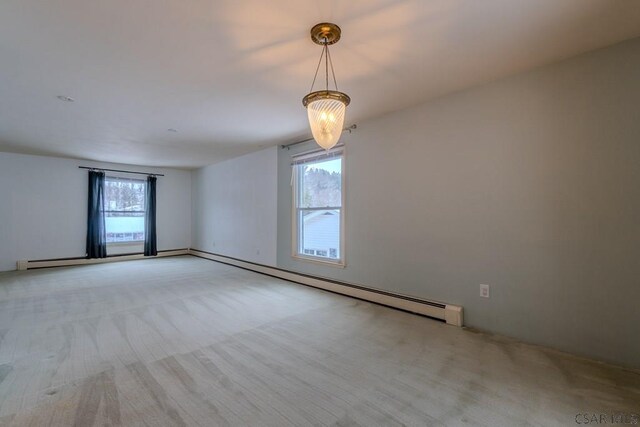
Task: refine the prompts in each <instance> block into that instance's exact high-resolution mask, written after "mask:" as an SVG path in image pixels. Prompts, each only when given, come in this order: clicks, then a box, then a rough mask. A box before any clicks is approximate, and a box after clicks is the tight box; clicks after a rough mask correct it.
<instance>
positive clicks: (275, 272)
mask: <svg viewBox="0 0 640 427" xmlns="http://www.w3.org/2000/svg"><path fill="white" fill-rule="evenodd" d="M189 253H190V254H191V255H193V256H197V257H200V258H205V259H209V260H212V261H217V262H220V263H223V264H228V265H233V266H236V267H240V268H244V269H246V270H251V271H255V272H256V273H262V274H266V275H268V276H272V277H277V278H280V279H284V280H288V281H290V282H295V283H300V284H303V285H307V286H312V287H314V288H319V289H324V290H326V291H330V292H335V293H338V294H342V295H347V296H350V297H354V298H358V299H362V300H365V301H370V302H373V303H376V304H381V305H386V306H389V307H394V308H398V309H400V310H405V311H409V312H412V313H416V314H421V315H423V316H429V317H433V318H436V319H440V320H444V321H445V322H446V323H447V324H449V325H454V326H462V325H463V311H462V307H461V306H457V305H451V304H445V303H441V302H436V301H429V300H424V299H419V298H415V297H410V296H406V295H399V294H395V293H391V292H387V291H383V290H379V289H374V288H369V287H366V286H361V285H354V284H350V283H345V282H339V281H335V280H332V279H327V278H322V277H316V276H310V275H307V274H302V273H295V272H293V271H289V270H283V269H281V268H276V267H270V266H267V265H263V264H257V263H254V262H250V261H244V260H241V259H237V258H232V257H228V256H225V255H220V254H214V253H211V252H205V251H200V250H197V249H189Z"/></svg>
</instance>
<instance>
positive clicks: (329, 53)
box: [327, 47, 339, 92]
mask: <svg viewBox="0 0 640 427" xmlns="http://www.w3.org/2000/svg"><path fill="white" fill-rule="evenodd" d="M327 56H328V57H329V64H330V65H331V74H332V75H333V84H334V86H335V87H336V91H338V92H339V90H338V81H337V80H336V72H335V71H334V69H333V61H332V60H331V52H329V48H328V47H327ZM327 90H329V82H327Z"/></svg>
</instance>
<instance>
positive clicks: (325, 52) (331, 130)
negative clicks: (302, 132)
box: [302, 22, 351, 150]
mask: <svg viewBox="0 0 640 427" xmlns="http://www.w3.org/2000/svg"><path fill="white" fill-rule="evenodd" d="M340 33H341V30H340V27H338V26H337V25H336V24H331V23H326V22H324V23H321V24H317V25H315V26H314V27H313V28H312V29H311V40H313V42H314V43H316V44H319V45H321V46H322V53H321V54H320V61H318V67H317V68H316V74H315V76H314V77H313V83H311V90H310V93H309V94H308V95H307V96H305V97H304V98H302V105H304V106H305V107H306V108H307V116H308V117H309V125H311V133H312V134H313V139H315V140H316V142H317V143H318V145H319V146H320V147H322V148H324V149H325V150H329V149H330V148H332V147H333V146H334V145H336V144H337V143H338V140H339V139H340V135H341V134H342V128H343V126H344V113H345V110H346V109H347V105H349V103H350V102H351V98H349V96H348V95H347V94H346V93H343V92H340V91H339V90H338V83H337V82H336V73H335V72H334V71H333V63H332V62H331V54H330V53H329V45H332V44H335V43H337V42H338V40H340ZM323 57H324V72H325V89H324V90H318V91H315V92H314V91H313V86H314V85H315V83H316V79H317V77H318V71H319V70H320V65H322V58H323ZM329 67H331V75H332V76H333V85H334V87H335V90H329Z"/></svg>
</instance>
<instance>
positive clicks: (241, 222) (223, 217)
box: [192, 147, 278, 266]
mask: <svg viewBox="0 0 640 427" xmlns="http://www.w3.org/2000/svg"><path fill="white" fill-rule="evenodd" d="M277 150H278V148H277V147H271V148H267V149H265V150H261V151H258V152H255V153H251V154H247V155H244V156H241V157H237V158H235V159H231V160H226V161H224V162H221V163H216V164H214V165H211V166H207V167H204V168H201V169H198V170H195V171H193V178H192V194H193V209H192V212H193V221H192V223H193V237H192V240H193V247H194V248H195V249H199V250H203V251H208V252H215V253H219V254H223V255H227V256H231V257H235V258H241V259H244V260H247V261H253V262H258V263H261V264H266V265H272V266H275V265H276V224H277V221H276V215H277V209H278V208H277V192H278V186H277V185H278V184H277Z"/></svg>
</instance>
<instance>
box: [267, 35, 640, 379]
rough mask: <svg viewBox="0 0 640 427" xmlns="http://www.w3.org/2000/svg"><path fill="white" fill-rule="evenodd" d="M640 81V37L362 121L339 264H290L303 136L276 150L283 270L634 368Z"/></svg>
mask: <svg viewBox="0 0 640 427" xmlns="http://www.w3.org/2000/svg"><path fill="white" fill-rule="evenodd" d="M638 76H640V39H636V40H632V41H629V42H625V43H622V44H619V45H616V46H613V47H610V48H606V49H602V50H599V51H595V52H592V53H588V54H585V55H582V56H579V57H575V58H572V59H569V60H566V61H563V62H561V63H557V64H553V65H549V66H546V67H543V68H540V69H537V70H534V71H531V72H527V73H525V74H520V75H517V76H514V77H510V78H507V79H503V80H500V81H496V82H494V83H491V84H488V85H484V86H481V87H477V88H474V89H471V90H467V91H464V92H460V93H456V94H453V95H449V96H446V97H443V98H440V99H437V100H435V101H432V102H429V103H427V104H424V105H420V106H417V107H414V108H411V109H407V110H403V111H400V112H396V113H394V114H390V115H386V116H383V117H380V118H377V119H375V120H369V121H366V122H362V123H358V125H359V127H358V130H357V132H355V133H354V134H353V135H350V136H347V137H345V142H346V146H347V153H346V191H347V193H346V263H347V265H346V268H344V269H340V268H335V267H327V266H320V265H316V264H311V263H308V262H304V261H299V260H296V259H293V258H292V257H291V247H290V245H291V243H290V242H291V188H290V166H289V162H290V155H291V154H294V153H295V152H296V151H304V150H308V149H309V147H310V145H307V146H300V147H296V150H291V151H289V152H287V151H281V152H280V153H279V169H278V175H279V177H278V200H279V204H278V266H279V267H282V268H286V269H291V270H294V271H299V272H303V273H311V274H317V275H320V276H326V277H331V278H335V279H339V280H346V281H349V282H355V283H360V284H365V285H368V286H373V287H377V288H381V289H386V290H390V291H393V292H399V293H403V294H409V295H415V296H418V297H424V298H430V299H435V300H440V301H444V302H447V303H452V304H460V305H462V306H464V309H465V322H466V324H467V325H468V326H472V327H476V328H480V329H483V330H488V331H492V332H496V333H500V334H505V335H508V336H512V337H517V338H520V339H522V340H525V341H528V342H533V343H539V344H544V345H549V346H552V347H556V348H559V349H562V350H566V351H569V352H572V353H576V354H580V355H585V356H590V357H594V358H596V359H602V360H607V361H613V362H617V363H621V364H624V365H629V366H635V367H640V339H638V330H639V329H638V328H639V325H640V309H639V308H640V306H639V304H640V303H639V301H640V262H639V261H638V260H639V259H640V139H639V138H640V120H639V119H638V118H639V117H640V116H639V114H638V108H639V107H638V106H639V105H640V78H639V77H638ZM345 89H347V90H348V88H345ZM354 102H357V99H354ZM481 283H484V284H489V285H490V286H491V298H489V299H483V298H480V297H479V284H481Z"/></svg>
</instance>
